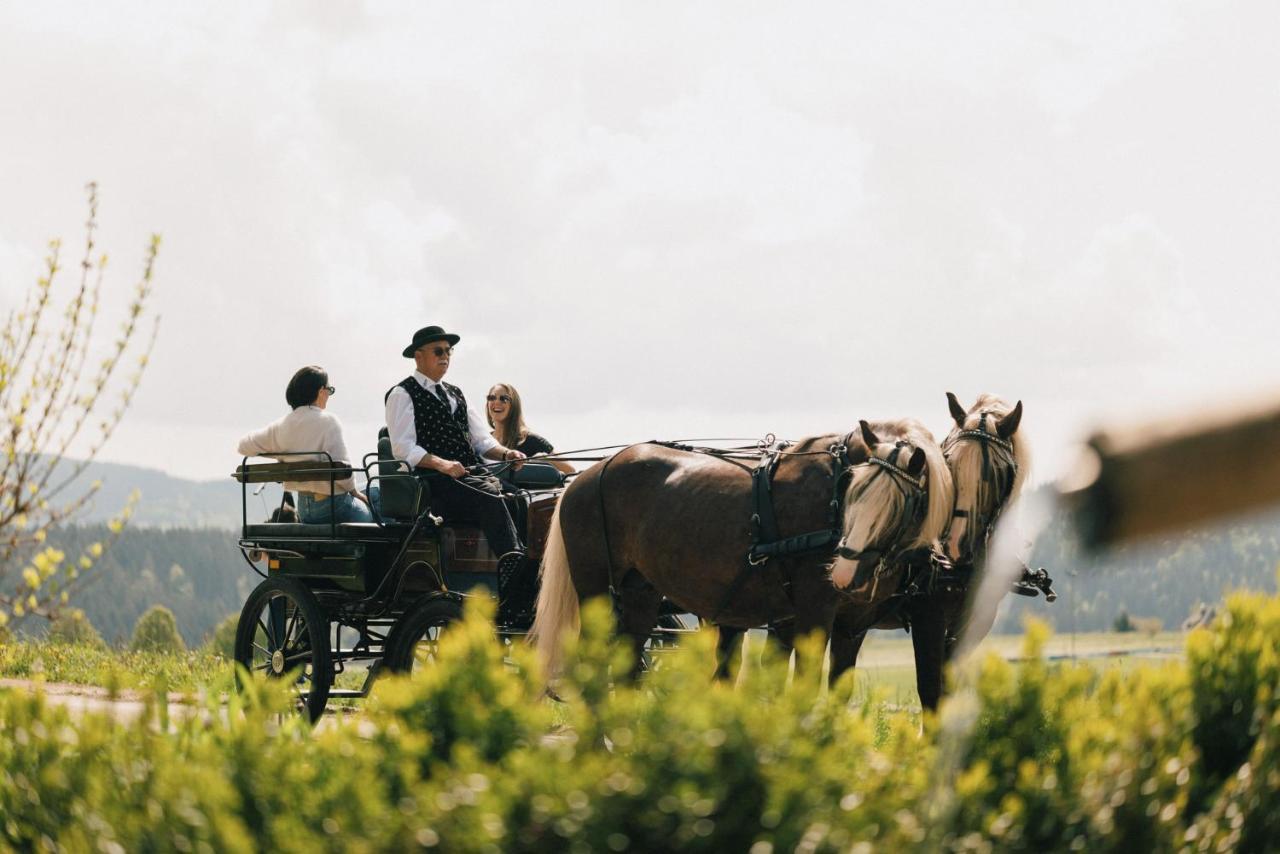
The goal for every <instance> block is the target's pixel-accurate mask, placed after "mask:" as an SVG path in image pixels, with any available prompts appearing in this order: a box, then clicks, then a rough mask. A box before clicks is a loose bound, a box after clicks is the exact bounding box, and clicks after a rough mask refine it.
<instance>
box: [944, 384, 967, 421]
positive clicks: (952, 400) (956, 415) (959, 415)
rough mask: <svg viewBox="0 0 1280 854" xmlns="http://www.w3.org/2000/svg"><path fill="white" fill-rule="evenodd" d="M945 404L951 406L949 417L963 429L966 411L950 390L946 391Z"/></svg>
mask: <svg viewBox="0 0 1280 854" xmlns="http://www.w3.org/2000/svg"><path fill="white" fill-rule="evenodd" d="M947 406H949V407H951V417H952V418H953V419H954V420H955V422H956V426H957V427H960V428H961V429H963V428H964V419H965V416H966V413H965V411H964V407H963V406H961V405H960V401H958V400H956V396H955V395H954V394H952V393H951V392H947Z"/></svg>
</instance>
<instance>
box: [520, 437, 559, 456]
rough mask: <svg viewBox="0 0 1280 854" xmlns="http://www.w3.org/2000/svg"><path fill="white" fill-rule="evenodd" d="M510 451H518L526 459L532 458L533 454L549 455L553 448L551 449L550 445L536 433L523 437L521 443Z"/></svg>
mask: <svg viewBox="0 0 1280 854" xmlns="http://www.w3.org/2000/svg"><path fill="white" fill-rule="evenodd" d="M512 450H515V451H519V452H520V453H522V454H524V455H525V456H526V457H532V456H533V455H534V454H549V453H551V452H552V451H554V450H555V448H553V447H551V443H550V442H548V441H547V440H546V439H544V438H542V437H541V436H539V435H538V434H537V433H530V434H529V435H528V436H525V437H524V441H523V442H521V443H520V444H519V445H516V446H515V447H514V448H512Z"/></svg>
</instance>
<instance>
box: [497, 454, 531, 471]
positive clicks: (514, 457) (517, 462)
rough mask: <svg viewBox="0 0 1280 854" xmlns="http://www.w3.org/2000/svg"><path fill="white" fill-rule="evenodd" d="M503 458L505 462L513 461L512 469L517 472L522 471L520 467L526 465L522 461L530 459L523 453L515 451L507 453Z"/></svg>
mask: <svg viewBox="0 0 1280 854" xmlns="http://www.w3.org/2000/svg"><path fill="white" fill-rule="evenodd" d="M502 458H503V459H504V460H511V461H512V463H513V465H512V466H511V468H513V469H515V470H516V471H520V467H521V466H522V465H524V463H523V462H521V461H522V460H527V459H528V457H527V456H526V455H525V454H524V452H523V451H514V450H512V451H507V452H506V453H505V454H503V455H502Z"/></svg>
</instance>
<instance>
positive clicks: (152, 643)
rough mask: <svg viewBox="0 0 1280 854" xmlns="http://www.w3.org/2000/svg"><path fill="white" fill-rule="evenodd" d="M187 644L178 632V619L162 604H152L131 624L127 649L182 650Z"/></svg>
mask: <svg viewBox="0 0 1280 854" xmlns="http://www.w3.org/2000/svg"><path fill="white" fill-rule="evenodd" d="M186 648H187V645H186V644H185V643H184V642H183V640H182V635H181V634H179V633H178V621H177V620H175V619H174V618H173V612H172V611H170V610H169V609H168V608H166V607H165V606H163V605H152V606H151V607H150V608H148V609H147V610H146V612H145V613H144V614H143V615H142V616H141V617H139V618H138V622H137V623H135V624H134V626H133V640H131V641H130V642H129V649H130V650H132V651H134V652H169V653H172V652H183V651H185V650H186Z"/></svg>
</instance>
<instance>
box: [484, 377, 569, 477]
mask: <svg viewBox="0 0 1280 854" xmlns="http://www.w3.org/2000/svg"><path fill="white" fill-rule="evenodd" d="M484 409H485V415H486V416H487V417H488V419H489V426H490V427H492V428H493V438H495V439H497V440H498V444H500V445H502V446H503V447H506V448H511V449H513V450H516V451H520V452H521V453H522V454H524V455H525V456H526V457H535V456H538V455H541V454H550V453H553V452H554V451H555V448H553V447H552V446H551V443H550V442H548V441H547V440H546V439H544V438H543V437H541V436H539V435H538V434H537V433H533V432H530V430H529V428H528V426H526V425H525V423H524V406H523V404H521V402H520V392H518V391H516V388H515V386H513V385H511V384H510V383H495V384H494V386H493V388H491V389H489V395H488V397H487V398H486V399H485V408H484ZM541 462H545V463H549V464H550V465H553V466H555V467H556V468H557V469H559V470H560V471H561V472H563V473H564V474H573V472H574V468H573V466H571V465H569V464H568V463H566V462H564V461H563V460H542V461H541Z"/></svg>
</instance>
